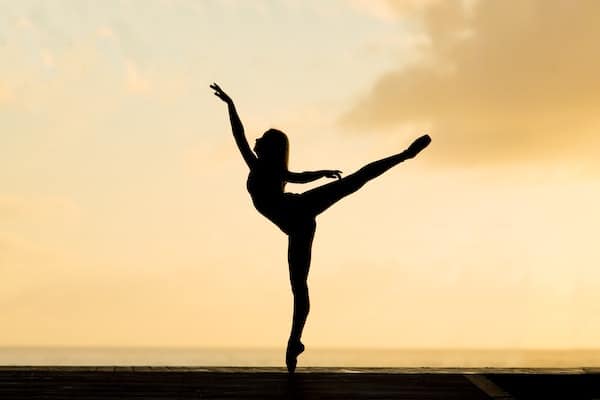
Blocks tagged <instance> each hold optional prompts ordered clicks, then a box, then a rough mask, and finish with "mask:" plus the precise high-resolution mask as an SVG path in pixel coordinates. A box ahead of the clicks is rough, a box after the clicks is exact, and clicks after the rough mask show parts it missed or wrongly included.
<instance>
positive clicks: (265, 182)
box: [210, 83, 431, 373]
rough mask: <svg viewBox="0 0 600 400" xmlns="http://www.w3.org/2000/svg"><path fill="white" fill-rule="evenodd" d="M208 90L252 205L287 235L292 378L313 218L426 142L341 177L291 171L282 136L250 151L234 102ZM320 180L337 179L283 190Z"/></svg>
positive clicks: (266, 138)
mask: <svg viewBox="0 0 600 400" xmlns="http://www.w3.org/2000/svg"><path fill="white" fill-rule="evenodd" d="M210 88H211V89H213V90H214V91H215V93H214V94H215V95H216V96H217V97H219V98H220V99H221V100H223V101H224V102H225V103H226V104H227V107H228V111H229V119H230V122H231V128H232V131H233V137H234V139H235V142H236V144H237V146H238V148H239V149H240V152H241V153H242V157H243V158H244V161H245V162H246V164H247V165H248V168H249V169H250V173H249V174H248V180H247V183H246V187H247V189H248V192H249V193H250V196H251V198H252V202H253V204H254V206H255V207H256V209H257V210H258V212H259V213H261V214H262V215H264V216H265V217H266V218H267V219H269V220H270V221H271V222H273V223H274V224H275V225H277V227H279V229H281V230H282V231H283V232H284V233H285V234H286V235H287V236H288V265H289V273H290V283H291V287H292V294H293V296H294V314H293V319H292V329H291V332H290V337H289V340H288V344H287V350H286V357H285V363H286V365H287V369H288V371H289V372H290V373H293V372H294V371H295V369H296V364H297V358H298V356H299V355H300V354H301V353H302V352H303V351H304V345H303V344H302V342H301V340H300V339H301V337H302V331H303V329H304V324H305V323H306V318H307V316H308V312H309V308H310V302H309V297H308V284H307V279H308V270H309V268H310V259H311V250H312V242H313V237H314V234H315V229H316V221H315V219H316V217H317V215H319V214H321V213H322V212H323V211H325V210H326V209H328V208H329V207H331V206H332V205H333V204H334V203H336V202H337V201H339V200H341V199H342V198H344V197H346V196H348V195H349V194H351V193H354V192H356V191H357V190H358V189H360V188H361V187H362V186H363V185H364V184H365V183H367V182H368V181H370V180H371V179H373V178H375V177H377V176H379V175H381V174H383V173H384V172H386V171H387V170H389V169H390V168H392V167H393V166H395V165H397V164H399V163H401V162H402V161H405V160H408V159H410V158H413V157H415V156H416V155H417V154H418V153H419V152H420V151H421V150H423V149H424V148H425V147H427V146H428V145H429V143H430V142H431V138H430V137H429V136H428V135H423V136H421V137H419V138H418V139H416V140H415V141H414V142H413V143H412V144H411V145H410V146H409V147H408V148H407V149H406V150H404V151H403V152H401V153H398V154H395V155H393V156H390V157H387V158H384V159H381V160H378V161H374V162H372V163H370V164H367V165H365V166H364V167H362V168H361V169H359V170H358V171H356V172H355V173H353V174H350V175H348V176H345V177H343V178H342V176H341V174H342V171H339V170H320V171H307V172H291V171H289V170H288V152H289V142H288V138H287V136H286V134H285V133H283V132H281V131H279V130H277V129H269V130H267V131H266V132H265V133H264V134H263V135H262V137H260V138H258V139H257V140H256V143H255V145H254V152H253V151H252V150H251V149H250V145H249V144H248V141H247V139H246V136H245V134H244V127H243V125H242V122H241V120H240V118H239V116H238V114H237V111H236V109H235V105H234V104H233V100H231V98H230V97H229V96H228V95H227V94H226V93H225V92H224V91H223V90H222V89H221V88H220V87H219V85H217V84H216V83H213V84H212V85H210ZM323 177H325V178H333V179H336V178H337V179H336V180H335V181H333V182H329V183H327V184H325V185H322V186H319V187H316V188H314V189H311V190H308V191H306V192H304V193H301V194H296V193H289V192H285V191H284V187H285V184H286V183H287V182H293V183H307V182H312V181H315V180H317V179H320V178H323Z"/></svg>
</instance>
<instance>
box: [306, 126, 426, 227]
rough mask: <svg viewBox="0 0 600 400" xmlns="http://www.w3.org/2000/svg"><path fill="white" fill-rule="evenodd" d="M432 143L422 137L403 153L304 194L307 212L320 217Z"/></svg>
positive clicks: (370, 164) (373, 163)
mask: <svg viewBox="0 0 600 400" xmlns="http://www.w3.org/2000/svg"><path fill="white" fill-rule="evenodd" d="M430 142H431V139H430V138H429V136H428V135H424V136H421V137H420V138H418V139H417V140H415V141H414V142H413V143H412V144H411V145H410V146H409V147H408V149H406V150H405V151H403V152H402V153H398V154H395V155H393V156H390V157H386V158H383V159H381V160H377V161H374V162H372V163H369V164H367V165H365V166H364V167H362V168H361V169H359V170H358V171H356V172H355V173H353V174H350V175H348V176H346V177H344V178H342V179H340V180H338V181H335V182H330V183H328V184H325V185H323V186H319V187H316V188H314V189H312V190H309V191H307V192H304V193H303V194H302V196H303V201H304V203H303V204H304V205H305V206H306V207H307V208H308V210H306V211H307V212H308V213H310V214H312V215H315V216H316V215H319V214H320V213H322V212H323V211H325V210H326V209H327V208H329V207H331V206H332V205H333V204H334V203H336V202H337V201H339V200H340V199H342V198H344V197H345V196H348V195H349V194H352V193H354V192H356V191H357V190H358V189H360V188H361V187H363V185H364V184H365V183H367V182H368V181H370V180H371V179H374V178H376V177H378V176H379V175H381V174H383V173H384V172H386V171H388V170H389V169H390V168H392V167H394V166H396V165H398V164H399V163H401V162H402V161H405V160H407V159H410V158H413V157H415V156H416V155H417V154H418V153H419V152H420V151H421V150H423V149H424V148H425V147H427V146H428V145H429V143H430Z"/></svg>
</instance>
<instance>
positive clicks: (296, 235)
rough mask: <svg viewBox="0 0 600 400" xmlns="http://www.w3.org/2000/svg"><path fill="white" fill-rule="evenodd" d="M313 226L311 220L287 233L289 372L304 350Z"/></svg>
mask: <svg viewBox="0 0 600 400" xmlns="http://www.w3.org/2000/svg"><path fill="white" fill-rule="evenodd" d="M315 227H316V224H315V222H314V220H312V221H309V222H308V223H307V224H306V226H305V227H303V228H302V229H295V230H294V231H293V232H292V233H290V234H289V243H288V263H289V268H290V283H291V285H292V293H293V295H294V317H293V321H292V330H291V332H290V338H289V341H288V347H287V351H286V357H285V363H286V365H287V367H288V371H289V372H294V370H295V369H296V363H297V358H298V355H299V354H300V353H302V352H303V351H304V345H303V344H302V342H301V341H300V338H301V337H302V330H303V329H304V324H305V322H306V318H307V316H308V312H309V309H310V300H309V297H308V283H307V279H308V270H309V268H310V258H311V251H312V242H313V237H314V234H315Z"/></svg>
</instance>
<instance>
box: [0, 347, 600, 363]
mask: <svg viewBox="0 0 600 400" xmlns="http://www.w3.org/2000/svg"><path fill="white" fill-rule="evenodd" d="M0 365H4V366H12V365H56V366H66V365H69V366H83V365H95V366H102V365H111V366H119V365H123V366H136V365H139V366H215V367H223V366H241V367H259V366H261V367H282V366H284V365H285V350H284V349H283V348H182V347H173V348H163V347H0ZM299 366H303V367H309V366H310V367H385V368H415V367H432V368H451V367H458V368H483V367H491V368H579V367H592V368H593V367H600V350H599V349H567V350H522V349H505V350H502V349H493V350H490V349H364V348H362V349H357V348H353V349H341V348H337V349H327V348H311V347H309V346H307V350H306V351H305V352H304V354H302V355H301V356H300V358H299Z"/></svg>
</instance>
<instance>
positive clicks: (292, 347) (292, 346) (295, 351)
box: [285, 341, 304, 374]
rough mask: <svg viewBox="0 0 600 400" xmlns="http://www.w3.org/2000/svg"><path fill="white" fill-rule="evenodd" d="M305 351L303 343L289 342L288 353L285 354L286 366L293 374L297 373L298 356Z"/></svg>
mask: <svg viewBox="0 0 600 400" xmlns="http://www.w3.org/2000/svg"><path fill="white" fill-rule="evenodd" d="M303 351H304V345H303V344H302V342H300V341H297V342H288V347H287V351H286V352H285V365H287V369H288V372H289V373H290V374H293V373H294V371H296V364H297V363H298V356H299V355H300V354H301V353H302V352H303Z"/></svg>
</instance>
